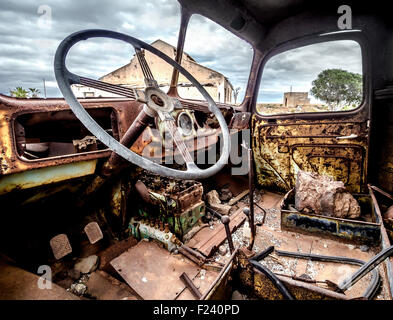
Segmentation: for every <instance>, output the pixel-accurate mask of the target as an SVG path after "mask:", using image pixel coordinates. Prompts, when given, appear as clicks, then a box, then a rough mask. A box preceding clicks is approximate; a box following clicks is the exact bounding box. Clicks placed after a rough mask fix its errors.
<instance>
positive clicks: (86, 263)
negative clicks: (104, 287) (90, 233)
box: [74, 255, 99, 274]
mask: <svg viewBox="0 0 393 320" xmlns="http://www.w3.org/2000/svg"><path fill="white" fill-rule="evenodd" d="M98 261H99V259H98V257H97V256H96V255H91V256H89V257H87V258H82V259H79V260H78V261H77V262H76V263H75V266H74V269H75V271H76V272H78V271H79V272H80V273H83V274H86V273H91V272H93V271H94V270H95V269H97V266H98Z"/></svg>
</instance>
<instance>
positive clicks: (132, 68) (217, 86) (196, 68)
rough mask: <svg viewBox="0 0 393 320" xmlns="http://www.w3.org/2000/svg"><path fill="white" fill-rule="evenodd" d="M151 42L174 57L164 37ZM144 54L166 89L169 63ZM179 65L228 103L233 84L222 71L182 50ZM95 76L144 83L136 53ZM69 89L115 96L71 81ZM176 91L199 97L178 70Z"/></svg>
mask: <svg viewBox="0 0 393 320" xmlns="http://www.w3.org/2000/svg"><path fill="white" fill-rule="evenodd" d="M151 45H152V46H153V47H155V48H157V49H158V50H161V51H162V52H164V53H165V54H166V55H167V56H169V57H171V58H172V59H175V56H176V48H175V47H173V46H171V45H170V44H168V43H166V42H165V41H162V40H156V41H154V42H153V43H152V44H151ZM145 58H146V61H147V63H148V65H149V66H150V69H151V71H152V73H153V75H154V78H155V79H156V80H157V82H158V84H159V86H160V88H161V90H163V91H165V92H166V91H168V89H169V85H170V82H171V77H172V70H173V69H172V67H171V66H170V65H169V64H167V63H166V62H165V61H163V60H162V59H160V58H159V57H157V56H156V55H154V54H152V53H150V52H148V51H146V52H145ZM182 66H183V67H184V68H185V69H186V70H188V71H189V72H190V73H191V74H192V75H193V76H194V77H195V78H196V79H197V80H198V81H199V82H200V83H201V84H202V85H203V87H204V88H205V89H206V90H207V92H208V93H209V94H210V95H211V97H212V98H213V99H214V100H215V101H217V102H223V103H232V92H233V87H232V84H231V83H230V82H229V80H228V79H227V78H226V77H225V76H224V75H223V74H221V73H219V72H217V71H215V70H212V69H209V68H206V67H204V66H202V65H200V64H198V63H197V62H196V61H195V60H194V59H193V58H192V57H191V56H190V55H188V54H187V53H183V61H182ZM99 80H100V81H104V82H108V83H112V84H117V85H122V86H125V87H133V88H144V87H145V82H144V78H143V73H142V70H141V68H140V65H139V62H138V59H137V57H136V55H134V56H133V58H132V59H131V61H130V63H128V64H126V65H125V66H123V67H121V68H119V69H117V70H114V71H112V72H110V73H108V74H106V75H104V76H103V77H101V78H100V79H99ZM73 91H74V94H75V96H76V97H77V98H92V97H116V95H115V94H111V93H108V92H105V91H101V90H98V89H93V88H89V87H86V86H83V85H73ZM178 92H179V95H180V97H182V98H186V99H203V97H202V95H201V94H200V93H199V91H198V90H197V89H196V88H195V87H194V86H193V85H192V84H191V83H190V81H188V80H187V79H186V78H185V77H184V76H183V75H181V74H180V78H179V83H178Z"/></svg>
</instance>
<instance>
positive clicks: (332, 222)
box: [281, 190, 381, 245]
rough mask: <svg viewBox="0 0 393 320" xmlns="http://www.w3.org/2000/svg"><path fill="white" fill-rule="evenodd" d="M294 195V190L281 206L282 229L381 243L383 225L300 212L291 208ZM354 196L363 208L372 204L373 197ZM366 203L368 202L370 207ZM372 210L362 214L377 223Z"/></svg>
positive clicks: (375, 243) (354, 240) (361, 241)
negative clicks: (367, 215)
mask: <svg viewBox="0 0 393 320" xmlns="http://www.w3.org/2000/svg"><path fill="white" fill-rule="evenodd" d="M293 195H294V190H291V191H290V192H288V193H287V194H286V196H285V197H284V200H283V202H282V204H281V228H282V229H284V230H290V231H295V232H303V233H310V234H313V233H315V234H318V235H324V236H327V237H333V238H337V239H343V240H347V241H351V242H352V241H353V242H355V243H363V244H370V245H378V244H379V243H380V242H381V225H380V224H379V223H375V222H366V221H360V220H350V219H342V218H336V217H330V216H326V215H316V214H311V213H304V212H299V211H296V210H295V209H293V208H290V206H289V204H290V203H291V199H292V201H293ZM354 196H355V198H356V199H357V200H358V202H359V203H361V204H363V208H365V207H369V206H370V205H371V203H372V200H371V197H370V196H368V195H363V196H360V195H354ZM366 202H368V205H367V204H366ZM362 210H365V209H362ZM370 210H371V211H372V212H362V215H363V216H365V215H366V214H370V215H371V218H372V219H373V221H377V217H376V214H375V211H374V208H373V207H371V208H370Z"/></svg>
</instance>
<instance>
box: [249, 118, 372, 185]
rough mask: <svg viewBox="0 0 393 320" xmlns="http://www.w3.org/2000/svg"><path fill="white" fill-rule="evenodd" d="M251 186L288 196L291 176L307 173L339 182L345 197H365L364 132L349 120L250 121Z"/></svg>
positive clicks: (364, 125)
mask: <svg viewBox="0 0 393 320" xmlns="http://www.w3.org/2000/svg"><path fill="white" fill-rule="evenodd" d="M252 129H253V139H252V143H253V149H254V161H255V164H256V174H257V181H258V183H259V184H260V185H261V186H262V187H268V188H270V189H274V190H278V191H289V190H290V189H291V188H293V187H294V185H295V179H296V173H297V171H298V170H299V169H300V170H304V171H312V172H316V173H318V174H322V175H329V176H331V177H333V178H334V179H336V180H340V181H343V182H344V183H345V185H346V187H347V188H348V190H349V191H350V192H365V191H366V179H367V169H366V168H367V146H368V127H367V123H366V121H363V120H362V119H361V117H360V116H359V119H357V118H351V119H343V120H337V119H331V120H319V119H318V120H314V119H308V120H300V119H296V118H294V117H293V118H291V119H277V120H275V121H273V122H272V121H271V120H268V119H263V118H261V117H259V116H257V115H254V116H253V121H252Z"/></svg>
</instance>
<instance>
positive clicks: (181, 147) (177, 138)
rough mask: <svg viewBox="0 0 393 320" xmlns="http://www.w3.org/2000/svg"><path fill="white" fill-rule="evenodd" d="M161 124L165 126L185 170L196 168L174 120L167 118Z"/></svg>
mask: <svg viewBox="0 0 393 320" xmlns="http://www.w3.org/2000/svg"><path fill="white" fill-rule="evenodd" d="M163 123H164V124H165V127H166V128H167V129H168V131H169V134H170V135H171V137H172V139H173V141H174V143H175V144H176V146H177V149H178V151H179V153H180V154H181V156H182V158H183V159H184V161H185V163H186V165H187V169H189V166H190V167H192V168H194V167H196V165H195V163H194V159H193V157H192V155H191V154H190V152H189V151H188V149H187V146H186V144H185V142H184V140H183V139H182V137H181V134H180V132H179V130H178V128H177V126H176V124H175V120H174V119H173V118H172V119H169V118H167V119H166V120H164V121H163Z"/></svg>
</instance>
